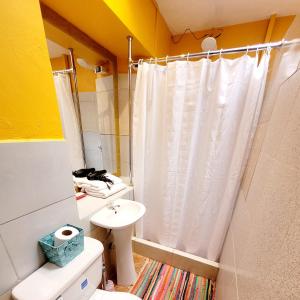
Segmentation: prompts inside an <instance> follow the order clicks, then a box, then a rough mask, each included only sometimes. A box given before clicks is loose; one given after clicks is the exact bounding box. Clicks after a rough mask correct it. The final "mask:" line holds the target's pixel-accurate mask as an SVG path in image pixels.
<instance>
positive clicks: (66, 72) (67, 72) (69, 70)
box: [52, 68, 74, 75]
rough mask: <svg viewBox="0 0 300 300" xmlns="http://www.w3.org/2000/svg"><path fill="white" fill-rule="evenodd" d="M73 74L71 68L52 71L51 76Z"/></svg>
mask: <svg viewBox="0 0 300 300" xmlns="http://www.w3.org/2000/svg"><path fill="white" fill-rule="evenodd" d="M73 72H74V70H73V68H70V69H64V70H56V71H52V74H53V75H58V74H70V73H73Z"/></svg>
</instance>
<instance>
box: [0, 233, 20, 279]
mask: <svg viewBox="0 0 300 300" xmlns="http://www.w3.org/2000/svg"><path fill="white" fill-rule="evenodd" d="M0 241H1V242H2V244H3V247H4V250H5V252H6V254H7V256H8V258H9V261H10V263H11V265H12V267H13V269H14V272H15V275H16V277H17V281H18V280H19V279H21V278H19V276H18V273H17V268H16V266H15V264H14V261H13V259H12V257H11V255H10V253H9V251H8V249H7V247H6V244H5V242H4V240H3V237H2V235H1V234H0Z"/></svg>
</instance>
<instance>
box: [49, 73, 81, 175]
mask: <svg viewBox="0 0 300 300" xmlns="http://www.w3.org/2000/svg"><path fill="white" fill-rule="evenodd" d="M54 84H55V89H56V95H57V98H58V104H59V110H60V116H61V120H62V124H63V130H64V137H65V139H66V142H67V145H68V149H69V156H70V161H71V167H72V170H78V169H81V168H83V167H84V162H83V153H82V146H81V136H80V130H79V125H78V120H77V116H76V112H75V107H74V103H73V98H72V90H71V84H70V79H69V76H68V75H64V74H58V75H54Z"/></svg>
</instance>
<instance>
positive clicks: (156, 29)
mask: <svg viewBox="0 0 300 300" xmlns="http://www.w3.org/2000/svg"><path fill="white" fill-rule="evenodd" d="M103 1H104V2H105V3H106V5H107V6H108V7H109V8H110V9H111V10H112V11H113V12H114V14H115V15H116V16H118V18H119V19H120V20H121V21H122V23H123V24H124V25H125V26H126V27H127V28H128V29H129V30H130V31H131V32H132V35H133V36H134V37H135V39H136V40H137V41H139V42H140V43H141V44H142V45H143V46H144V48H146V49H147V50H148V51H149V53H150V55H152V56H158V55H167V54H168V53H169V45H170V44H169V42H170V38H171V33H170V31H169V29H168V27H167V25H166V23H165V21H164V19H163V18H162V16H161V15H160V13H159V11H158V9H157V7H156V6H155V4H154V2H153V1H152V0H143V1H141V0H123V1H118V0H103Z"/></svg>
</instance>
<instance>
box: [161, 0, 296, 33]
mask: <svg viewBox="0 0 300 300" xmlns="http://www.w3.org/2000/svg"><path fill="white" fill-rule="evenodd" d="M156 3H157V5H158V7H159V10H160V12H161V14H162V15H163V17H164V19H165V20H166V22H167V24H168V26H169V29H170V30H171V32H172V34H179V33H182V32H184V30H185V29H186V28H187V27H190V28H191V30H192V31H197V30H203V29H210V28H214V27H222V26H228V25H233V24H239V23H247V22H252V21H257V20H262V19H267V18H269V17H270V15H271V14H274V13H276V14H277V15H278V16H287V15H295V14H297V13H300V0H250V1H249V0H156Z"/></svg>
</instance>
